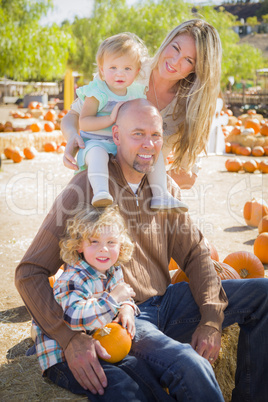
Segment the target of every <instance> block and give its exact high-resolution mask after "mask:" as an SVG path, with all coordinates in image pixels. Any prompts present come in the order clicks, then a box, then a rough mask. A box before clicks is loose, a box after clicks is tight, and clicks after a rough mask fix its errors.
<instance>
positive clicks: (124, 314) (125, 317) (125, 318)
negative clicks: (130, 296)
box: [113, 304, 136, 339]
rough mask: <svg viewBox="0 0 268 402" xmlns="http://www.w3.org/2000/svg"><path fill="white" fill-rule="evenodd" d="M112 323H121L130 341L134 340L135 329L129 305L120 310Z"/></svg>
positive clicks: (132, 313) (131, 308) (132, 311)
mask: <svg viewBox="0 0 268 402" xmlns="http://www.w3.org/2000/svg"><path fill="white" fill-rule="evenodd" d="M113 321H115V322H119V323H120V322H121V324H122V327H123V328H126V329H127V331H128V333H129V334H130V336H131V338H132V339H133V338H134V336H135V333H136V327H135V318H134V310H133V307H131V306H130V305H129V304H124V305H123V306H122V307H121V308H120V311H119V313H118V315H117V317H116V318H115V319H114V320H113Z"/></svg>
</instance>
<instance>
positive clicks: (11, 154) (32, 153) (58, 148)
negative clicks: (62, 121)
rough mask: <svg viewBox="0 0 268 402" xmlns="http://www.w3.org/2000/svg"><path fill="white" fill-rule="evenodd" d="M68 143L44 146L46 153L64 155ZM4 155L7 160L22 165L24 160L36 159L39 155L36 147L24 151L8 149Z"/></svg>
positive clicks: (52, 143) (15, 148)
mask: <svg viewBox="0 0 268 402" xmlns="http://www.w3.org/2000/svg"><path fill="white" fill-rule="evenodd" d="M65 146H66V141H63V142H62V143H61V144H57V143H56V142H55V141H50V142H47V143H45V144H44V146H43V148H44V151H45V152H58V153H64V150H65ZM4 155H5V157H6V158H7V159H11V160H12V161H13V162H14V163H20V162H21V161H22V160H23V159H34V158H35V157H36V156H37V155H38V151H37V149H36V148H35V147H25V148H24V149H23V151H22V150H21V149H20V148H19V147H14V148H11V147H7V148H5V149H4Z"/></svg>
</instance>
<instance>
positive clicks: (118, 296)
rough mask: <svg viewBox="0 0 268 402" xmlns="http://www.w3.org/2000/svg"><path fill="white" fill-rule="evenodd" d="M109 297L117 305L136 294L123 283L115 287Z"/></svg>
mask: <svg viewBox="0 0 268 402" xmlns="http://www.w3.org/2000/svg"><path fill="white" fill-rule="evenodd" d="M110 295H111V296H112V297H113V298H114V299H115V300H116V301H117V303H122V302H124V301H126V300H128V299H130V298H132V297H135V296H136V293H135V292H134V290H133V289H132V287H131V286H130V285H128V284H127V283H125V282H121V283H119V284H118V285H116V286H115V287H114V288H113V290H112V291H111V292H110Z"/></svg>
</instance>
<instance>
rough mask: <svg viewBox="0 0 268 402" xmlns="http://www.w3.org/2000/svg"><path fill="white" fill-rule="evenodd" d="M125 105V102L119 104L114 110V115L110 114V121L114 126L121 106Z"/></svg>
mask: <svg viewBox="0 0 268 402" xmlns="http://www.w3.org/2000/svg"><path fill="white" fill-rule="evenodd" d="M123 103H125V102H118V103H117V104H116V105H115V107H114V108H113V110H112V113H111V114H110V119H111V122H112V124H114V123H115V122H116V119H117V113H118V110H119V108H120V106H121V105H123Z"/></svg>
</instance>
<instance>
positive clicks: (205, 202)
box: [0, 110, 268, 401]
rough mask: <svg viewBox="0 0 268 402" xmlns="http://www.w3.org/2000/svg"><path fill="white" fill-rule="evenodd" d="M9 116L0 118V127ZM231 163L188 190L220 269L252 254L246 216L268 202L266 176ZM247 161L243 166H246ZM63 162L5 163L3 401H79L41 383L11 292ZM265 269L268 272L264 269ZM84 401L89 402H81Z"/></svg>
mask: <svg viewBox="0 0 268 402" xmlns="http://www.w3.org/2000/svg"><path fill="white" fill-rule="evenodd" d="M4 113H7V112H6V110H4V111H3V110H2V111H1V110H0V120H2V119H3V116H4ZM226 159H227V156H226V155H220V156H215V155H210V156H208V157H206V158H203V167H202V170H201V172H200V175H199V178H198V180H197V182H196V184H195V185H194V187H193V188H192V189H191V190H183V192H182V196H183V200H184V201H185V202H186V203H188V204H189V206H190V214H191V215H192V218H193V220H194V221H195V222H196V224H197V225H198V227H199V228H200V229H201V230H202V231H203V233H204V234H205V236H206V237H207V238H208V240H209V241H210V242H211V243H213V244H214V245H215V247H216V248H217V250H218V253H219V256H220V261H222V260H223V259H224V258H225V256H227V255H228V254H229V253H231V252H233V251H239V250H247V251H250V252H253V243H254V240H255V239H256V237H257V234H258V231H257V228H255V229H252V228H250V227H248V226H246V224H245V222H244V219H243V215H242V210H243V206H244V204H245V202H246V201H248V200H250V199H251V198H253V197H255V198H264V199H265V200H266V201H268V175H261V174H259V173H256V174H248V173H247V174H246V173H228V172H227V171H226V170H225V167H224V163H225V160H226ZM245 159H246V158H245ZM71 177H72V172H71V171H69V170H67V169H66V168H65V167H64V166H63V163H62V155H59V154H56V153H42V152H41V153H39V154H38V156H37V157H36V158H35V159H33V160H24V161H22V162H21V163H19V164H15V163H13V162H12V161H10V160H6V159H5V158H4V157H2V169H1V170H0V189H1V190H0V211H1V218H0V219H1V221H0V267H1V277H2V280H1V281H0V294H1V299H0V400H1V401H18V400H21V401H24V400H25V401H26V400H27V401H47V400H50V401H54V400H69V399H70V400H78V399H81V398H79V397H75V396H72V395H71V394H70V393H68V392H65V391H64V390H60V389H56V388H57V387H54V386H53V385H51V384H50V383H48V382H46V381H44V380H42V379H41V378H40V371H39V368H38V365H37V362H36V360H35V358H34V357H24V354H25V350H26V349H27V348H28V347H29V345H31V343H32V341H31V338H30V316H29V314H28V313H27V310H26V309H25V307H24V304H23V302H22V300H21V298H20V295H19V294H18V292H17V290H16V288H15V286H14V273H15V268H16V266H17V265H18V263H19V261H20V260H21V258H22V256H23V255H24V253H25V251H26V250H27V248H28V246H29V245H30V243H31V241H32V239H33V238H34V236H35V234H36V232H37V230H38V228H39V226H40V224H41V222H42V220H43V219H44V217H45V216H46V214H47V212H48V211H49V209H50V206H51V204H52V202H53V200H54V199H55V197H56V195H57V194H58V193H59V192H60V191H61V190H62V189H63V188H64V186H65V185H66V183H67V182H68V181H69V180H70V179H71ZM266 268H268V267H267V266H266ZM82 399H84V398H83V397H82Z"/></svg>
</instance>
